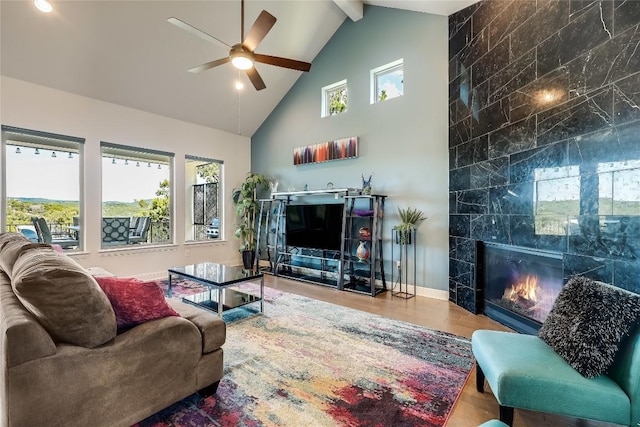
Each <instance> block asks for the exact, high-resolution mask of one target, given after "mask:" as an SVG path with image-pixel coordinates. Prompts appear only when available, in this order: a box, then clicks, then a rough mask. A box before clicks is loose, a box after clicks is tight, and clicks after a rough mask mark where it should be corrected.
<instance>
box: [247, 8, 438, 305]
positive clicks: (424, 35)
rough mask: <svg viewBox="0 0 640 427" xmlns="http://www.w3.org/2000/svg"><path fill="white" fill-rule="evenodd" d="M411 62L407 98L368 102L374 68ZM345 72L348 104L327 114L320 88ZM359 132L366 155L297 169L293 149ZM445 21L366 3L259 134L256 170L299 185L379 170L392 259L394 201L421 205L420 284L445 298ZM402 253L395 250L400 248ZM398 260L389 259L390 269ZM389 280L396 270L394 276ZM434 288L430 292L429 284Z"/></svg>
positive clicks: (343, 181) (344, 183)
mask: <svg viewBox="0 0 640 427" xmlns="http://www.w3.org/2000/svg"><path fill="white" fill-rule="evenodd" d="M399 58H403V59H404V96H402V97H400V98H395V99H390V100H387V101H385V102H382V103H378V104H373V105H371V104H370V103H369V100H370V96H369V72H370V70H371V69H374V68H377V67H379V66H381V65H384V64H387V63H389V62H391V61H394V60H397V59H399ZM343 79H347V86H348V97H349V105H348V111H347V112H345V113H342V114H338V115H336V116H333V117H325V118H321V117H320V109H321V107H320V106H321V88H322V87H324V86H327V85H329V84H331V83H335V82H337V81H340V80H343ZM349 136H358V137H359V138H360V145H359V157H358V158H357V159H349V160H339V161H333V162H327V163H321V164H315V165H304V166H293V149H294V148H295V147H299V146H304V145H308V144H315V143H318V142H323V141H330V140H334V139H338V138H343V137H349ZM448 167H449V165H448V21H447V17H444V16H437V15H430V14H424V13H418V12H409V11H403V10H398V9H390V8H381V7H372V6H365V15H364V18H363V19H362V20H360V21H358V22H355V23H354V22H352V21H350V20H347V21H345V23H344V24H343V25H342V26H341V27H340V29H339V30H338V31H337V32H336V34H335V35H334V36H333V38H332V39H331V40H330V41H329V43H328V44H327V45H326V46H325V47H324V49H323V50H322V51H321V52H320V54H319V55H318V56H317V57H316V58H315V59H314V60H313V66H312V69H311V72H310V73H308V74H305V75H303V76H302V77H301V78H300V79H299V80H298V82H297V83H296V85H295V86H294V87H293V88H292V89H291V90H290V91H289V93H288V94H287V96H286V97H285V98H284V99H283V100H282V102H281V103H280V104H279V105H278V107H277V108H276V109H275V110H274V111H273V112H272V114H271V115H270V116H269V118H268V119H267V120H266V121H265V122H264V123H263V125H262V126H261V127H260V129H259V130H258V131H257V132H256V134H254V136H253V138H252V170H254V171H256V172H260V173H263V174H265V175H266V176H268V177H269V178H272V179H278V180H279V182H280V187H279V190H280V191H286V190H287V189H288V187H289V186H295V187H296V189H298V190H301V189H302V188H303V186H304V185H305V184H307V185H308V186H309V188H310V189H319V188H325V186H326V184H327V182H329V181H331V182H333V183H334V185H335V187H336V188H339V187H360V186H361V178H360V176H361V174H362V173H364V174H365V176H368V175H369V174H371V173H373V181H372V187H373V192H374V193H378V194H386V195H388V196H389V198H388V199H387V205H386V210H385V214H386V218H385V225H384V237H385V239H386V242H385V246H384V250H385V257H386V258H388V256H389V253H390V239H391V228H392V227H393V226H394V225H396V224H398V223H399V217H398V214H397V207H414V208H418V209H422V210H423V211H424V212H425V213H426V215H427V216H428V217H429V219H428V220H427V221H426V222H424V223H423V224H422V225H421V226H420V228H419V230H418V241H419V244H418V262H417V273H418V274H417V285H418V286H420V287H422V288H423V289H422V292H421V293H422V294H423V295H435V296H438V297H441V298H445V299H446V298H447V297H448V275H449V272H448V265H449V264H448V253H449V240H448V235H449V233H448V224H449V223H448V209H449V208H448V205H449V194H448V187H449V175H448ZM396 253H397V249H396ZM392 265H395V263H393V264H392V262H391V260H389V259H388V260H387V265H386V266H387V272H390V268H391V267H392ZM388 277H390V274H388ZM426 288H430V289H432V290H433V289H435V290H437V292H435V293H429V289H426Z"/></svg>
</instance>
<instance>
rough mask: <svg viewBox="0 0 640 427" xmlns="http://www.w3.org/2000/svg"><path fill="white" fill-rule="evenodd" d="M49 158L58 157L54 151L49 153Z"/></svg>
mask: <svg viewBox="0 0 640 427" xmlns="http://www.w3.org/2000/svg"><path fill="white" fill-rule="evenodd" d="M51 157H52V158H54V159H55V158H56V157H58V155H57V154H56V152H55V151H52V152H51Z"/></svg>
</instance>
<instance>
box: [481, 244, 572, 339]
mask: <svg viewBox="0 0 640 427" xmlns="http://www.w3.org/2000/svg"><path fill="white" fill-rule="evenodd" d="M478 267H479V271H478V275H477V278H478V281H479V283H478V288H480V289H482V290H483V294H484V308H483V311H484V313H485V314H486V315H487V316H488V317H490V318H492V319H494V320H497V321H498V322H500V323H502V324H504V325H506V326H509V327H510V328H512V329H515V330H516V331H518V332H522V333H527V334H535V333H537V331H538V329H539V328H540V326H541V325H542V323H543V322H544V320H545V319H546V318H547V315H548V314H549V311H551V307H552V306H553V302H554V301H555V299H556V297H557V296H558V294H559V293H560V291H561V290H562V286H563V277H562V254H561V253H559V252H550V251H540V250H534V249H528V248H523V247H518V246H508V245H499V244H491V243H483V242H479V243H478Z"/></svg>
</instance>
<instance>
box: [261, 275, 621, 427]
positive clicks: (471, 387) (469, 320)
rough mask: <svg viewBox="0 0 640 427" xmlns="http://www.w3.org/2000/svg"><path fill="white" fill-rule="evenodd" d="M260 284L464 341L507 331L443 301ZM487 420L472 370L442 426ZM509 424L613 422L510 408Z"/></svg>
mask: <svg viewBox="0 0 640 427" xmlns="http://www.w3.org/2000/svg"><path fill="white" fill-rule="evenodd" d="M265 285H266V286H269V287H272V288H275V289H279V290H282V291H285V292H290V293H295V294H299V295H303V296H306V297H309V298H314V299H318V300H322V301H327V302H331V303H334V304H339V305H342V306H345V307H350V308H355V309H357V310H362V311H367V312H369V313H374V314H378V315H381V316H385V317H389V318H393V319H397V320H402V321H405V322H409V323H413V324H416V325H422V326H425V327H428V328H431V329H436V330H439V331H444V332H449V333H452V334H456V335H461V336H464V337H467V338H470V337H471V334H472V333H473V331H475V330H476V329H494V330H505V331H506V330H509V329H508V328H506V327H505V326H502V325H501V324H499V323H497V322H495V321H493V320H491V319H489V318H488V317H486V316H483V315H473V314H471V313H469V312H467V311H466V310H463V309H462V308H460V307H458V306H456V305H454V304H451V303H449V302H448V301H441V300H436V299H431V298H425V297H419V296H418V297H415V298H411V299H408V300H404V299H402V298H395V297H392V296H391V293H390V292H384V293H382V294H380V295H378V296H377V297H376V298H372V297H370V296H367V295H361V294H356V293H352V292H341V291H338V290H336V289H332V288H329V287H324V286H320V285H314V284H309V283H303V282H298V281H293V280H289V279H285V278H282V277H273V276H270V275H265ZM492 418H498V404H497V402H496V400H495V398H494V397H493V394H491V391H490V389H489V386H488V385H487V386H486V387H485V392H484V393H478V392H477V391H476V385H475V370H473V371H472V372H471V375H470V377H469V379H468V380H467V383H466V385H465V387H464V389H463V390H462V394H461V395H460V399H459V400H458V402H457V404H456V407H455V408H454V410H453V413H452V414H451V416H450V418H449V422H448V424H447V426H450V427H471V426H477V425H479V424H481V423H483V422H485V421H487V420H490V419H492ZM514 426H515V427H546V426H554V427H555V426H560V427H568V426H579V427H604V426H613V424H608V423H601V422H596V421H585V420H578V419H575V418H570V417H560V416H556V415H549V414H542V413H537V412H532V411H526V410H518V409H516V411H515V419H514Z"/></svg>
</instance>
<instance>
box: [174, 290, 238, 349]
mask: <svg viewBox="0 0 640 427" xmlns="http://www.w3.org/2000/svg"><path fill="white" fill-rule="evenodd" d="M167 301H168V302H169V304H170V305H171V306H172V307H173V309H174V310H175V311H177V312H178V314H180V316H182V317H184V318H185V319H187V320H189V321H191V322H192V323H193V324H194V325H196V327H197V328H198V330H199V331H200V334H201V335H202V352H203V353H209V352H212V351H214V350H217V349H219V348H220V347H222V344H224V342H225V340H226V338H227V325H226V324H225V323H224V321H223V320H222V319H220V317H218V316H216V315H215V314H213V313H211V312H208V311H206V310H203V309H201V308H197V307H194V306H192V305H190V304H187V303H185V302H182V301H181V300H179V299H177V298H168V299H167Z"/></svg>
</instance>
